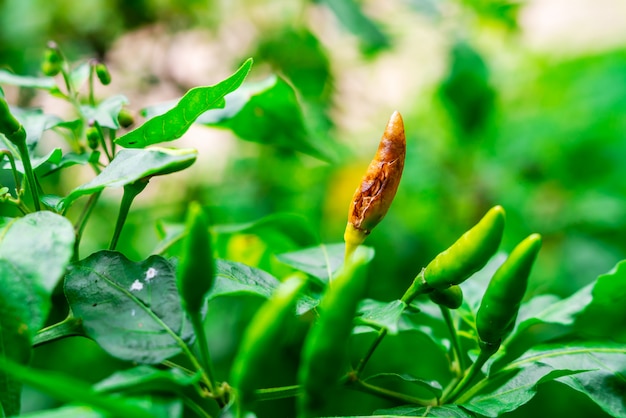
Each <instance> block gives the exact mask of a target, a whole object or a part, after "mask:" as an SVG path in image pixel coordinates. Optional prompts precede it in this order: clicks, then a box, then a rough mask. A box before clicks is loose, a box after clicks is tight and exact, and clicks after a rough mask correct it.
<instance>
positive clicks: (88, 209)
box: [74, 191, 102, 260]
mask: <svg viewBox="0 0 626 418" xmlns="http://www.w3.org/2000/svg"><path fill="white" fill-rule="evenodd" d="M101 194H102V192H101V191H100V192H96V193H94V194H92V195H91V196H89V200H88V201H87V204H86V205H85V207H84V208H83V211H82V212H81V214H80V217H79V218H78V220H77V221H76V224H74V234H75V235H76V240H75V241H74V260H78V259H79V258H80V257H79V247H80V240H81V238H82V236H83V231H84V230H85V225H87V220H88V219H89V217H90V216H91V213H92V212H93V208H94V207H95V206H96V203H97V202H98V199H99V198H100V195H101Z"/></svg>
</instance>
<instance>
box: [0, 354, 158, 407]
mask: <svg viewBox="0 0 626 418" xmlns="http://www.w3.org/2000/svg"><path fill="white" fill-rule="evenodd" d="M0 370H3V371H4V372H6V373H8V374H10V375H12V376H14V377H15V378H16V379H18V380H20V381H22V382H23V383H26V384H28V385H29V386H31V387H33V388H36V389H38V390H41V391H42V392H44V393H47V394H49V395H51V396H53V397H54V398H57V399H59V400H62V401H67V402H80V403H84V404H86V405H90V406H93V407H94V408H97V409H98V410H101V411H103V412H106V413H109V414H112V415H113V416H118V417H145V418H151V417H153V415H152V414H151V413H149V412H148V411H147V410H146V409H144V408H141V407H139V406H137V405H134V404H132V403H130V402H128V401H127V400H125V399H124V398H121V397H111V396H108V395H104V394H100V393H97V392H95V391H94V390H93V389H91V388H90V386H89V384H87V383H85V382H82V381H79V380H75V379H73V378H70V377H68V376H64V375H61V374H58V373H54V372H50V371H47V372H45V373H44V372H41V371H38V370H34V369H30V368H28V367H25V366H21V365H19V364H17V363H13V362H10V361H7V360H5V359H2V358H0Z"/></svg>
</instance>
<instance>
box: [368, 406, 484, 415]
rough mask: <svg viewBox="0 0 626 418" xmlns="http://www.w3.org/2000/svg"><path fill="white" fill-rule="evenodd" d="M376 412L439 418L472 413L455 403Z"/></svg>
mask: <svg viewBox="0 0 626 418" xmlns="http://www.w3.org/2000/svg"><path fill="white" fill-rule="evenodd" d="M374 413H376V414H383V415H384V416H385V417H396V416H398V417H440V418H473V417H474V415H473V414H470V413H468V412H467V411H466V410H464V409H463V408H461V407H459V406H457V405H441V406H432V407H431V406H429V407H427V408H426V407H416V406H409V405H407V406H398V407H395V408H389V409H379V410H377V411H375V412H374Z"/></svg>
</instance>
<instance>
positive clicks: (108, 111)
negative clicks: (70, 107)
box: [81, 95, 128, 129]
mask: <svg viewBox="0 0 626 418" xmlns="http://www.w3.org/2000/svg"><path fill="white" fill-rule="evenodd" d="M125 104H128V99H127V98H126V96H123V95H116V96H111V97H109V98H107V99H105V100H103V101H102V102H100V103H98V105H97V106H96V107H93V106H81V110H82V112H83V114H84V115H85V118H86V119H87V120H94V121H97V122H98V123H99V124H100V126H102V127H103V128H111V129H119V128H120V124H119V122H118V121H117V115H119V113H120V110H122V107H123V106H124V105H125Z"/></svg>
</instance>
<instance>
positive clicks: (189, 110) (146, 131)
mask: <svg viewBox="0 0 626 418" xmlns="http://www.w3.org/2000/svg"><path fill="white" fill-rule="evenodd" d="M251 67H252V59H248V60H247V61H246V62H245V63H244V64H243V65H242V66H241V67H240V68H239V69H238V70H237V72H235V73H234V74H233V75H231V76H230V77H229V78H227V79H226V80H224V81H222V82H220V83H218V84H216V85H214V86H210V87H196V88H193V89H191V90H189V91H188V92H187V93H186V94H185V95H184V96H183V97H182V98H181V99H180V101H179V102H178V104H177V105H176V106H175V107H174V108H172V109H170V110H168V111H167V112H165V113H164V114H162V115H159V116H154V117H152V118H151V119H150V120H148V121H146V122H145V123H144V124H143V125H141V126H140V127H138V128H137V129H135V130H133V131H130V132H128V133H127V134H125V135H123V136H121V137H119V138H117V139H116V140H115V142H116V143H118V144H120V145H122V146H124V147H131V148H143V147H146V146H148V145H152V144H156V143H158V142H165V141H173V140H175V139H178V138H180V137H181V136H182V135H183V134H184V133H185V132H187V129H189V127H190V126H191V124H192V123H193V122H194V121H195V120H196V118H197V117H198V116H200V115H201V114H202V113H204V112H206V111H207V110H209V109H218V108H223V107H224V106H225V104H226V102H225V100H224V96H225V95H227V94H228V93H231V92H233V91H235V90H236V89H237V88H238V87H239V86H240V85H241V83H242V82H243V80H244V79H245V78H246V76H247V75H248V72H249V71H250V68H251Z"/></svg>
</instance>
